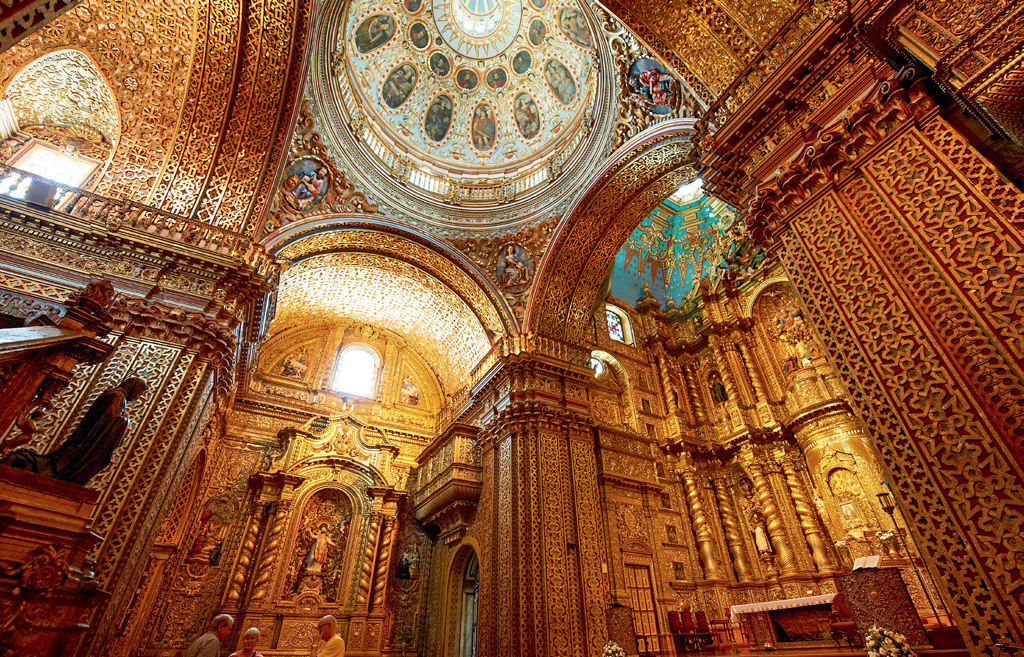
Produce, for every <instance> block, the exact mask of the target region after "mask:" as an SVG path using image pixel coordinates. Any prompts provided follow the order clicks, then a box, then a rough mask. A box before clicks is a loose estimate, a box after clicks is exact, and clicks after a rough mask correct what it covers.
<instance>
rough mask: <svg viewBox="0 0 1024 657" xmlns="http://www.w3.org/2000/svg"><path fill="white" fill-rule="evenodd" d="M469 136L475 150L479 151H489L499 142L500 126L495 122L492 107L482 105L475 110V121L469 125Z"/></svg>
mask: <svg viewBox="0 0 1024 657" xmlns="http://www.w3.org/2000/svg"><path fill="white" fill-rule="evenodd" d="M469 136H470V139H471V140H472V142H473V148H475V149H477V150H478V151H489V150H491V149H492V148H494V144H495V142H497V141H498V124H496V123H495V122H494V110H493V109H491V106H490V105H487V104H486V103H481V104H479V105H477V106H476V109H475V110H473V120H472V121H471V122H470V124H469Z"/></svg>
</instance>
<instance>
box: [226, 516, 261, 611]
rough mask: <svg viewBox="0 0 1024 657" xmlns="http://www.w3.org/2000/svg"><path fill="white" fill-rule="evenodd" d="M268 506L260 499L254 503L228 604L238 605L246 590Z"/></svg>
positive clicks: (233, 576) (230, 588)
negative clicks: (253, 555)
mask: <svg viewBox="0 0 1024 657" xmlns="http://www.w3.org/2000/svg"><path fill="white" fill-rule="evenodd" d="M265 513H266V508H265V507H264V505H263V504H261V503H260V502H259V500H254V501H253V503H252V513H251V514H250V518H249V525H248V527H246V529H245V538H243V539H242V547H241V550H240V552H239V555H238V563H236V564H235V572H234V574H233V575H232V576H231V584H230V586H229V587H228V600H227V603H228V606H229V607H237V606H238V604H239V601H240V600H241V599H242V594H243V593H244V591H245V583H246V581H247V580H248V575H249V566H250V565H251V564H252V554H253V552H254V551H255V550H256V541H257V540H258V539H259V535H260V527H261V526H262V525H263V520H264V515H265Z"/></svg>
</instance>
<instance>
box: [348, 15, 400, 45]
mask: <svg viewBox="0 0 1024 657" xmlns="http://www.w3.org/2000/svg"><path fill="white" fill-rule="evenodd" d="M394 35H395V19H394V18H392V17H390V16H388V15H386V14H374V15H373V16H370V17H369V18H367V19H366V20H365V21H363V22H362V23H360V24H359V27H357V28H356V37H355V39H356V50H358V51H359V52H370V51H371V50H376V49H377V48H380V47H381V46H383V45H384V44H385V43H387V42H388V40H389V39H390V38H391V37H393V36H394Z"/></svg>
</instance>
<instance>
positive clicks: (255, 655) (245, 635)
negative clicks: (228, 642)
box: [230, 627, 263, 657]
mask: <svg viewBox="0 0 1024 657" xmlns="http://www.w3.org/2000/svg"><path fill="white" fill-rule="evenodd" d="M259 640H260V631H259V630H258V629H256V628H255V627H250V628H249V629H247V630H246V631H245V632H242V649H241V650H236V651H235V652H233V653H231V655H230V657H263V655H261V654H260V653H259V652H257V650H256V643H257V642H258V641H259Z"/></svg>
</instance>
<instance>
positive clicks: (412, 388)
mask: <svg viewBox="0 0 1024 657" xmlns="http://www.w3.org/2000/svg"><path fill="white" fill-rule="evenodd" d="M398 397H399V400H400V401H401V402H402V403H403V404H408V405H410V406H419V405H420V388H419V386H417V385H416V382H415V381H413V379H412V375H411V374H410V375H408V376H406V377H405V378H404V379H402V388H401V390H400V391H399V396H398Z"/></svg>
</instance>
